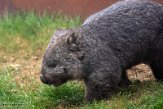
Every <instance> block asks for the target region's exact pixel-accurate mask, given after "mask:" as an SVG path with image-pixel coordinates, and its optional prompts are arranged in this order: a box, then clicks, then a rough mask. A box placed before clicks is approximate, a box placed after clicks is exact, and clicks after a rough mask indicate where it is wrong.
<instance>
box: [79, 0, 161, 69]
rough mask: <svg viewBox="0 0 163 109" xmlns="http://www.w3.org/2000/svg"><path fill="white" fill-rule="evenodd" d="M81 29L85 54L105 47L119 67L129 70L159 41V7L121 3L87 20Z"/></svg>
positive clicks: (133, 0) (134, 0) (142, 0)
mask: <svg viewBox="0 0 163 109" xmlns="http://www.w3.org/2000/svg"><path fill="white" fill-rule="evenodd" d="M82 29H83V30H84V32H83V34H86V35H85V39H86V40H87V42H89V45H90V50H89V51H91V50H92V52H93V50H94V49H96V48H97V47H98V45H99V46H102V47H103V49H105V48H107V47H109V48H111V49H112V51H113V52H114V53H115V55H117V56H118V57H119V58H120V60H121V62H122V63H123V64H124V65H122V66H124V67H130V65H133V64H137V63H139V61H146V58H147V57H149V54H150V53H149V52H150V49H151V47H152V46H155V45H156V43H157V42H158V40H159V39H160V37H161V36H160V34H161V32H162V31H163V6H161V5H160V4H157V3H154V2H152V1H149V0H122V1H120V2H118V3H116V4H114V5H112V6H111V7H108V8H106V9H104V10H102V11H100V12H98V13H96V14H94V15H92V16H90V17H89V18H88V19H86V20H85V22H84V23H83V25H82ZM86 32H87V33H86ZM101 55H102V54H101ZM147 60H148V59H147Z"/></svg>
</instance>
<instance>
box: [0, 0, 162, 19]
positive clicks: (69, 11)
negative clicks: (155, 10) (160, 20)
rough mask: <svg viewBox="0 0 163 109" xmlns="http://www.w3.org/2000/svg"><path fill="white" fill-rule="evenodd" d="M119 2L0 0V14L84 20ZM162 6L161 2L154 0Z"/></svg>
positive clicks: (160, 0) (108, 0) (107, 0)
mask: <svg viewBox="0 0 163 109" xmlns="http://www.w3.org/2000/svg"><path fill="white" fill-rule="evenodd" d="M116 1H119V0H0V14H2V13H3V12H4V10H6V9H7V10H9V11H10V12H13V11H20V10H21V11H22V10H23V11H24V10H26V11H27V10H28V11H29V10H33V11H35V12H37V13H43V12H45V11H46V12H48V13H54V12H61V13H63V14H65V15H68V16H81V17H82V18H86V17H87V16H89V15H90V14H92V13H95V12H97V11H99V10H101V9H103V8H106V7H107V6H109V5H111V4H113V3H115V2H116ZM154 1H156V2H158V3H161V4H163V0H154Z"/></svg>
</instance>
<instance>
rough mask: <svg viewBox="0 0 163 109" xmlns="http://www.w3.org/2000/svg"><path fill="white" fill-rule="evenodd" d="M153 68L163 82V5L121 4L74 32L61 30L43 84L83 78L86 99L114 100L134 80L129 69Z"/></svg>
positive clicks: (129, 0) (125, 0)
mask: <svg viewBox="0 0 163 109" xmlns="http://www.w3.org/2000/svg"><path fill="white" fill-rule="evenodd" d="M140 63H145V64H148V65H149V66H150V67H151V69H152V71H153V74H154V76H155V78H156V79H157V80H159V81H163V6H161V5H160V4H157V3H154V2H152V1H148V0H122V1H119V2H117V3H115V4H113V5H112V6H110V7H108V8H106V9H104V10H102V11H100V12H98V13H96V14H93V15H91V16H90V17H88V18H87V19H86V20H85V22H84V23H83V25H81V26H80V27H77V28H74V29H68V30H64V29H61V30H57V31H56V32H55V34H54V35H53V36H52V39H51V41H50V43H49V45H48V47H47V49H46V51H45V54H44V57H43V61H42V68H41V76H40V78H41V81H42V82H43V83H46V84H49V85H51V84H53V85H54V86H60V85H61V84H63V83H65V82H67V81H68V80H74V79H79V80H84V83H85V86H86V91H85V99H86V101H93V100H101V99H109V98H111V96H112V95H113V94H115V92H117V91H118V89H119V87H121V86H123V85H124V86H125V85H126V86H128V85H129V84H130V81H129V80H128V78H127V76H126V70H127V69H129V68H131V67H132V66H135V65H137V64H140Z"/></svg>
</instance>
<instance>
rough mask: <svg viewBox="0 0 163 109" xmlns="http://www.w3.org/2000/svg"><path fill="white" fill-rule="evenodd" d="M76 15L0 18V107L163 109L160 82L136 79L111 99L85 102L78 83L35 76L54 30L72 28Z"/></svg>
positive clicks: (37, 108) (33, 14)
mask: <svg viewBox="0 0 163 109" xmlns="http://www.w3.org/2000/svg"><path fill="white" fill-rule="evenodd" d="M80 24H81V21H80V19H79V18H78V17H76V18H68V17H66V16H63V15H59V14H54V15H52V16H48V15H47V14H43V15H36V14H35V13H33V12H24V13H17V14H15V15H10V14H8V13H6V14H5V15H4V16H3V17H1V18H0V51H1V52H0V86H1V87H0V108H2V107H3V108H5V109H11V108H12V109H13V108H15V109H18V108H20V109H57V108H58V109H63V108H66V109H78V108H81V109H162V108H163V84H162V83H158V82H154V81H147V82H143V83H137V82H134V83H133V85H132V86H130V88H129V89H124V90H121V91H120V92H119V93H118V94H117V95H114V96H113V97H112V99H111V100H108V101H100V102H93V103H91V104H89V103H85V102H84V101H83V99H84V85H83V83H82V82H79V81H74V82H68V83H66V84H64V85H63V86H61V87H58V88H55V87H53V86H48V85H44V84H42V83H41V82H40V80H39V69H40V64H41V57H42V55H43V52H44V50H45V48H46V46H47V44H48V42H49V40H50V37H51V36H52V35H53V32H54V31H55V30H56V29H57V28H65V29H66V28H74V27H77V26H79V25H80Z"/></svg>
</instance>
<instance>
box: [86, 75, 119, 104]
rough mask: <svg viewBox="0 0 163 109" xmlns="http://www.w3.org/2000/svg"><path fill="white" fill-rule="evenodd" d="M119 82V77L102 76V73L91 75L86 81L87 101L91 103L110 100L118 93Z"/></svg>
mask: <svg viewBox="0 0 163 109" xmlns="http://www.w3.org/2000/svg"><path fill="white" fill-rule="evenodd" d="M119 81H120V78H119V77H116V76H112V75H109V76H108V75H107V76H101V75H100V73H99V74H97V75H96V74H93V75H91V76H90V77H89V78H87V79H85V85H86V91H85V100H86V101H88V102H91V101H94V100H97V101H98V100H102V99H104V100H105V99H109V98H110V97H111V96H112V95H113V94H114V93H115V92H117V89H118V84H119Z"/></svg>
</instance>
